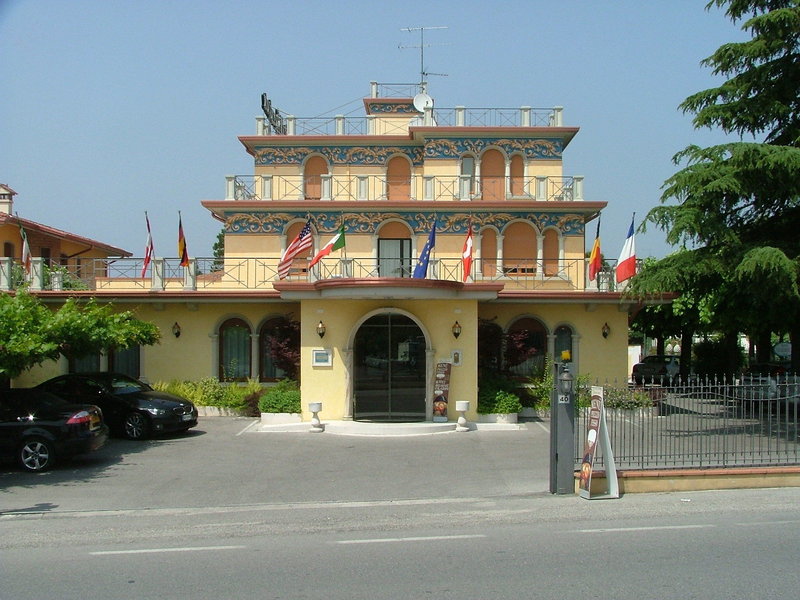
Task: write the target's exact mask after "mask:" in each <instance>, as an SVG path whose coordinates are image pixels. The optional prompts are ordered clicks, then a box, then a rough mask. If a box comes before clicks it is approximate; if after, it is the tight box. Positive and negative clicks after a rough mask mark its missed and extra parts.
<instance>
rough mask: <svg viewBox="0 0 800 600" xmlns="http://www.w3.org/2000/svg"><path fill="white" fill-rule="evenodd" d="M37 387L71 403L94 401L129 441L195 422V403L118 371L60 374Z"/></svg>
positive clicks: (109, 421) (188, 426)
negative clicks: (160, 390)
mask: <svg viewBox="0 0 800 600" xmlns="http://www.w3.org/2000/svg"><path fill="white" fill-rule="evenodd" d="M38 387H39V388H40V389H43V390H47V391H49V392H52V393H54V394H56V395H58V396H61V397H62V398H66V399H68V400H71V401H74V402H90V403H92V404H96V405H97V406H99V407H100V408H101V409H102V410H103V416H104V417H105V419H106V422H107V423H108V425H109V427H111V430H112V431H113V432H115V433H117V434H120V435H124V436H125V437H126V438H128V439H131V440H143V439H146V438H148V437H149V436H150V435H152V434H156V433H167V432H180V431H187V430H189V429H190V428H192V427H195V426H196V425H197V408H195V406H194V404H192V403H191V402H189V401H188V400H186V399H185V398H181V397H179V396H173V395H172V394H167V393H165V392H158V391H156V390H154V389H153V388H151V387H150V386H149V385H147V384H146V383H143V382H141V381H139V380H137V379H134V378H133V377H128V376H127V375H122V374H120V373H73V374H70V375H61V376H59V377H55V378H53V379H50V380H48V381H45V382H44V383H42V384H40V385H39V386H38Z"/></svg>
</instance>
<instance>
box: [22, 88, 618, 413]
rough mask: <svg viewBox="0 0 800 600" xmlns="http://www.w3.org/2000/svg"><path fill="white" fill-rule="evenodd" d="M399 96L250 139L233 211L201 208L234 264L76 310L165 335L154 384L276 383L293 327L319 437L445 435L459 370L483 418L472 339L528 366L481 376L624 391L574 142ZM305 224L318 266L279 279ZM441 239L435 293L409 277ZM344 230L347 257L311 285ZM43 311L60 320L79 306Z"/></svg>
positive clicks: (213, 264)
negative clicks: (286, 320)
mask: <svg viewBox="0 0 800 600" xmlns="http://www.w3.org/2000/svg"><path fill="white" fill-rule="evenodd" d="M393 87H394V89H397V87H396V86H393ZM407 87H408V89H407V90H403V92H401V93H400V94H396V93H394V94H393V93H391V92H390V90H389V88H388V86H382V85H379V84H377V83H373V84H372V89H371V94H370V96H369V97H368V98H365V99H364V108H365V111H366V117H360V118H345V117H343V116H338V117H335V118H332V119H330V120H322V119H299V118H294V117H289V118H286V119H283V118H281V117H280V116H278V115H275V114H274V113H271V115H270V116H271V119H266V118H263V117H262V118H259V119H258V120H257V135H255V136H244V137H241V138H240V141H241V142H242V144H243V145H244V147H245V149H246V151H247V152H248V153H249V154H250V155H252V156H253V159H254V164H255V166H254V172H253V173H252V174H250V175H242V176H229V177H228V178H227V189H226V197H225V198H224V199H222V200H207V201H204V202H203V203H202V204H203V206H204V207H206V208H207V209H208V210H209V211H210V212H211V213H212V215H213V216H214V218H216V219H218V220H220V221H221V222H222V223H223V224H224V231H225V254H224V258H223V259H213V258H193V259H192V260H191V261H190V265H189V267H188V268H185V269H184V268H181V267H179V266H178V260H177V259H160V258H159V259H155V260H154V261H153V263H152V264H151V266H150V267H148V270H147V275H148V277H146V278H142V277H141V270H142V266H143V264H142V259H128V261H127V262H126V261H119V262H118V263H116V264H115V272H114V273H113V274H112V273H108V274H107V277H100V278H95V279H94V280H93V281H92V282H91V289H90V290H87V291H73V292H69V293H70V294H72V295H93V296H96V297H98V298H101V299H108V300H110V301H113V302H114V304H115V305H117V306H119V307H121V308H129V309H133V310H135V311H136V312H137V314H138V315H139V316H140V317H141V318H143V319H148V320H152V321H154V322H156V323H157V324H158V325H159V326H160V327H161V330H162V332H163V340H162V343H161V344H159V345H157V346H154V347H150V348H144V349H142V351H141V356H140V358H141V361H140V369H141V375H143V376H145V377H146V378H147V379H149V380H151V381H156V380H170V379H200V378H203V377H209V376H213V377H219V378H220V379H230V380H237V379H243V378H256V379H260V380H261V381H274V380H275V379H277V378H279V377H280V376H281V375H282V374H283V372H282V371H281V370H280V368H278V366H276V365H275V364H274V361H273V360H272V359H271V357H270V352H269V343H270V342H269V340H270V337H271V336H272V335H274V334H275V331H276V330H275V326H276V324H277V323H278V322H279V321H280V319H282V318H283V317H286V316H287V315H289V316H290V318H291V319H294V320H296V321H299V322H300V346H301V389H302V396H303V404H304V409H305V405H307V403H309V402H323V413H322V416H323V417H324V418H326V419H379V420H433V419H434V417H435V416H436V417H442V415H440V414H439V412H440V411H439V408H440V405H437V407H436V409H437V410H436V414H434V413H435V410H434V398H435V392H436V391H438V390H437V387H436V386H435V382H436V381H437V378H436V373H437V365H439V364H440V363H447V364H450V365H451V370H450V385H449V400H450V402H451V403H452V402H454V401H455V400H470V401H471V413H472V415H473V416H474V413H475V409H476V400H477V384H478V367H479V357H478V348H479V345H478V341H479V340H478V330H479V327H480V328H481V331H482V332H489V335H492V333H491V332H492V330H494V331H495V334H494V335H496V334H497V333H499V332H524V333H522V334H520V336H521V342H520V346H521V351H522V353H523V354H524V355H525V357H526V358H525V360H523V361H520V360H518V359H515V358H514V357H513V356H511V355H507V354H504V353H503V351H502V348H501V347H500V346H499V345H497V346H496V347H495V348H494V349H493V350H492V349H489V350H490V351H489V352H488V353H487V352H486V348H483V350H484V352H483V356H482V357H481V360H482V361H483V364H482V365H481V366H483V367H489V368H498V367H500V366H501V364H502V363H503V362H504V361H505V362H506V363H507V364H511V363H515V364H513V367H512V370H513V371H515V372H516V373H518V374H519V375H520V376H524V375H530V374H531V372H532V371H533V370H535V369H537V368H542V367H543V365H544V360H545V357H546V356H549V357H552V359H553V360H554V361H555V362H556V363H559V362H561V360H562V357H566V356H569V357H570V358H571V362H570V365H569V366H570V369H571V370H572V371H573V372H574V373H576V374H586V375H589V376H590V377H592V378H600V379H602V380H613V379H617V380H619V381H625V380H626V379H627V376H628V372H627V371H628V369H627V362H628V361H627V341H628V336H627V332H628V309H629V308H630V306H631V301H630V300H629V299H626V298H625V297H624V295H623V294H622V293H620V292H619V291H613V290H611V289H610V288H611V287H612V286H611V284H610V279H609V278H608V275H609V274H608V273H606V272H601V274H600V278H599V280H600V281H601V286H600V287H601V289H598V286H597V281H594V282H590V281H588V277H587V258H586V239H585V235H586V224H587V223H588V222H590V221H592V220H593V219H595V218H597V217H598V215H599V213H600V211H601V210H602V209H603V208H604V207H605V206H606V202H596V201H587V200H585V199H584V197H583V178H582V177H578V176H570V175H565V174H564V173H563V169H562V154H563V152H564V151H565V149H566V148H567V146H568V145H569V143H570V142H571V141H572V139H573V137H574V136H575V135H576V134H577V133H578V128H576V127H566V126H564V125H563V124H562V118H563V117H562V110H561V108H558V107H557V108H552V109H536V108H530V107H521V108H518V109H474V110H471V109H468V108H464V107H456V108H453V109H441V108H434V107H433V101H432V99H431V98H430V97H429V96H428V95H427V94H425V93H419V94H418V93H416V92H417V91H419V90H418V89H416V86H407ZM398 95H399V96H401V97H396V96H398ZM307 223H308V224H310V233H309V235H310V236H311V240H313V244H312V246H313V247H311V248H308V249H306V250H305V251H303V252H301V253H300V254H299V255H298V256H297V257H296V258H295V259H294V261H293V262H292V263H291V265H290V268H289V269H288V276H287V277H286V278H284V279H279V277H278V263H279V260H280V256H281V254H282V252H283V251H284V250H285V249H286V248H287V246H288V245H289V244H291V242H292V240H294V239H295V237H296V236H297V235H298V233H299V232H300V231H301V229H302V228H303V227H304V226H305V225H306V224H307ZM434 227H435V244H434V245H433V247H432V249H431V252H430V259H429V264H428V267H427V270H426V271H425V273H424V275H425V277H424V278H415V277H412V275H413V273H414V271H415V269H416V267H417V260H418V257H419V256H420V253H421V252H422V250H423V248H424V247H425V245H426V243H428V242H429V240H430V239H431V232H432V230H433V228H434ZM342 228H343V230H344V235H345V239H346V244H345V246H344V248H342V249H339V250H335V251H333V252H331V253H330V254H329V255H328V256H326V257H325V258H323V259H322V260H321V261H320V262H319V263H318V264H317V265H315V266H314V267H313V268H309V260H310V257H312V256H314V254H315V253H316V252H317V251H318V250H319V249H320V248H322V247H323V246H324V245H325V244H326V243H328V242H329V240H331V239H332V238H333V237H334V236H335V235H336V233H337V232H338V231H339V230H340V229H342ZM470 229H471V230H472V243H473V246H474V252H473V255H472V256H473V261H472V268H471V274H470V276H469V277H468V278H467V280H466V282H463V279H464V263H463V261H462V251H463V248H464V246H465V241H466V237H467V232H468V231H469V230H470ZM622 241H623V240H619V244H620V245H621V244H622ZM126 265H127V266H126ZM40 294H41V296H42V297H44V298H45V299H48V300H49V301H53V302H58V301H61V299H63V298H64V297H65V296H66V295H67V292H64V291H53V290H45V291H42V292H40ZM175 334H178V335H175ZM517 349H518V350H520V347H518V348H517ZM508 361H510V363H509V362H508ZM101 366H105V365H101ZM65 368H66V366H65V365H64V364H61V365H51V366H48V367H47V368H45V369H43V370H38V371H37V372H35V373H31V374H28V375H26V377H25V379H26V381H27V380H31V381H30V382H31V383H35V382H36V381H38V380H41V379H43V378H44V377H46V376H49V375H51V374H53V373H54V372H57V371H59V370H64V369H65ZM306 417H309V415H308V414H306ZM456 417H457V415H456V414H455V411H454V410H452V409H451V410H450V411H449V414H447V415H445V416H444V418H449V419H450V420H455V418H456Z"/></svg>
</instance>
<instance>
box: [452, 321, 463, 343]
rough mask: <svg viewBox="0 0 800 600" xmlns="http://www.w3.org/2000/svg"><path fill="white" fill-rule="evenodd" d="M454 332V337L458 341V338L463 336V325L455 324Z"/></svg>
mask: <svg viewBox="0 0 800 600" xmlns="http://www.w3.org/2000/svg"><path fill="white" fill-rule="evenodd" d="M452 332H453V337H454V338H456V339H458V336H460V335H461V325H459V324H458V321H456V322H455V323H453V329H452Z"/></svg>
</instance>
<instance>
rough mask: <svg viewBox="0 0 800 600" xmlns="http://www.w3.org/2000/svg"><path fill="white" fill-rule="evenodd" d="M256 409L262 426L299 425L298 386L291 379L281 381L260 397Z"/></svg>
mask: <svg viewBox="0 0 800 600" xmlns="http://www.w3.org/2000/svg"><path fill="white" fill-rule="evenodd" d="M258 408H259V410H260V411H261V422H262V423H264V424H269V425H275V424H280V423H300V422H301V421H302V420H303V418H302V415H301V414H300V413H301V409H300V385H299V384H298V383H297V382H296V381H294V380H292V379H282V380H281V381H279V382H278V383H277V384H276V385H274V386H273V387H271V388H269V389H268V390H267V392H266V393H265V394H264V395H263V396H261V399H260V400H259V401H258Z"/></svg>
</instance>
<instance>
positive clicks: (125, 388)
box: [108, 375, 150, 394]
mask: <svg viewBox="0 0 800 600" xmlns="http://www.w3.org/2000/svg"><path fill="white" fill-rule="evenodd" d="M108 386H109V387H110V388H111V393H112V394H135V393H136V392H147V391H150V386H149V385H146V384H144V383H142V382H141V381H137V380H136V379H133V378H132V377H124V376H120V375H117V376H115V377H112V378H111V379H109V381H108Z"/></svg>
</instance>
